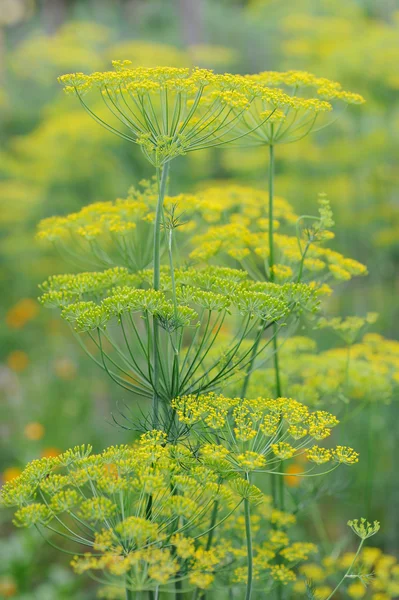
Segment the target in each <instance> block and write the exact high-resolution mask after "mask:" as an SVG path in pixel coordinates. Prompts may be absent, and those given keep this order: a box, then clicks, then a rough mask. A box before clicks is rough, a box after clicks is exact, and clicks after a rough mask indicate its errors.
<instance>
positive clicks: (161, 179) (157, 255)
mask: <svg viewBox="0 0 399 600" xmlns="http://www.w3.org/2000/svg"><path fill="white" fill-rule="evenodd" d="M168 172H169V163H165V164H164V166H163V169H162V175H161V176H160V174H159V169H157V180H158V202H157V208H156V213H155V224H154V255H153V259H154V260H153V263H154V290H159V286H160V280H161V220H162V214H163V201H164V197H165V188H166V181H167V178H168ZM153 339H154V347H153V362H154V386H153V395H152V424H153V427H154V429H157V428H158V425H159V396H158V386H159V324H158V318H157V317H155V316H154V317H153Z"/></svg>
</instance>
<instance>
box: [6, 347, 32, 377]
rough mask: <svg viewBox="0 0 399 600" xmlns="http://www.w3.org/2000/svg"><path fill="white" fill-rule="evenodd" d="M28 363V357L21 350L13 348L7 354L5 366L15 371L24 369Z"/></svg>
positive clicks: (18, 371)
mask: <svg viewBox="0 0 399 600" xmlns="http://www.w3.org/2000/svg"><path fill="white" fill-rule="evenodd" d="M28 364H29V357H28V355H27V354H26V352H24V351H23V350H14V351H13V352H10V354H9V355H8V356H7V366H8V367H9V368H10V369H11V370H12V371H15V372H16V373H20V372H21V371H24V370H25V369H26V367H27V366H28Z"/></svg>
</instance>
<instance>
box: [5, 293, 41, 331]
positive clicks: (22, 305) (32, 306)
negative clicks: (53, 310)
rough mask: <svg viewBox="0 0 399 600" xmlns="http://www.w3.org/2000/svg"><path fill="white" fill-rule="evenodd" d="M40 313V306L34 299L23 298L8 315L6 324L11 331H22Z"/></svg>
mask: <svg viewBox="0 0 399 600" xmlns="http://www.w3.org/2000/svg"><path fill="white" fill-rule="evenodd" d="M38 311H39V305H38V303H37V302H36V300H33V299H32V298H23V299H22V300H20V301H19V302H17V303H16V304H15V305H14V306H13V307H12V308H10V310H9V311H8V313H7V315H6V323H7V325H8V327H10V328H11V329H22V327H24V326H25V325H26V323H28V322H29V321H31V320H32V319H34V318H35V317H36V315H37V313H38Z"/></svg>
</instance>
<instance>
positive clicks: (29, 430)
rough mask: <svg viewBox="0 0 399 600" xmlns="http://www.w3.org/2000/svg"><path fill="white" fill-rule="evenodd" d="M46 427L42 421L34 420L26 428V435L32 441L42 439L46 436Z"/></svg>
mask: <svg viewBox="0 0 399 600" xmlns="http://www.w3.org/2000/svg"><path fill="white" fill-rule="evenodd" d="M44 431H45V430H44V427H43V425H42V424H41V423H38V422H36V421H33V422H32V423H28V424H27V425H26V426H25V429H24V436H25V437H26V438H27V439H28V440H31V441H37V440H41V439H42V437H43V436H44Z"/></svg>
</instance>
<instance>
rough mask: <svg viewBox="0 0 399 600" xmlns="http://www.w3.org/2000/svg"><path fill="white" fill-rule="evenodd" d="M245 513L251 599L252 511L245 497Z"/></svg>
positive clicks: (249, 599)
mask: <svg viewBox="0 0 399 600" xmlns="http://www.w3.org/2000/svg"><path fill="white" fill-rule="evenodd" d="M246 479H247V481H248V483H249V474H248V473H247V474H246ZM244 515H245V537H246V539H247V561H248V577H247V590H246V593H245V600H251V595H252V577H253V550H252V532H251V511H250V506H249V500H248V498H245V499H244Z"/></svg>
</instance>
